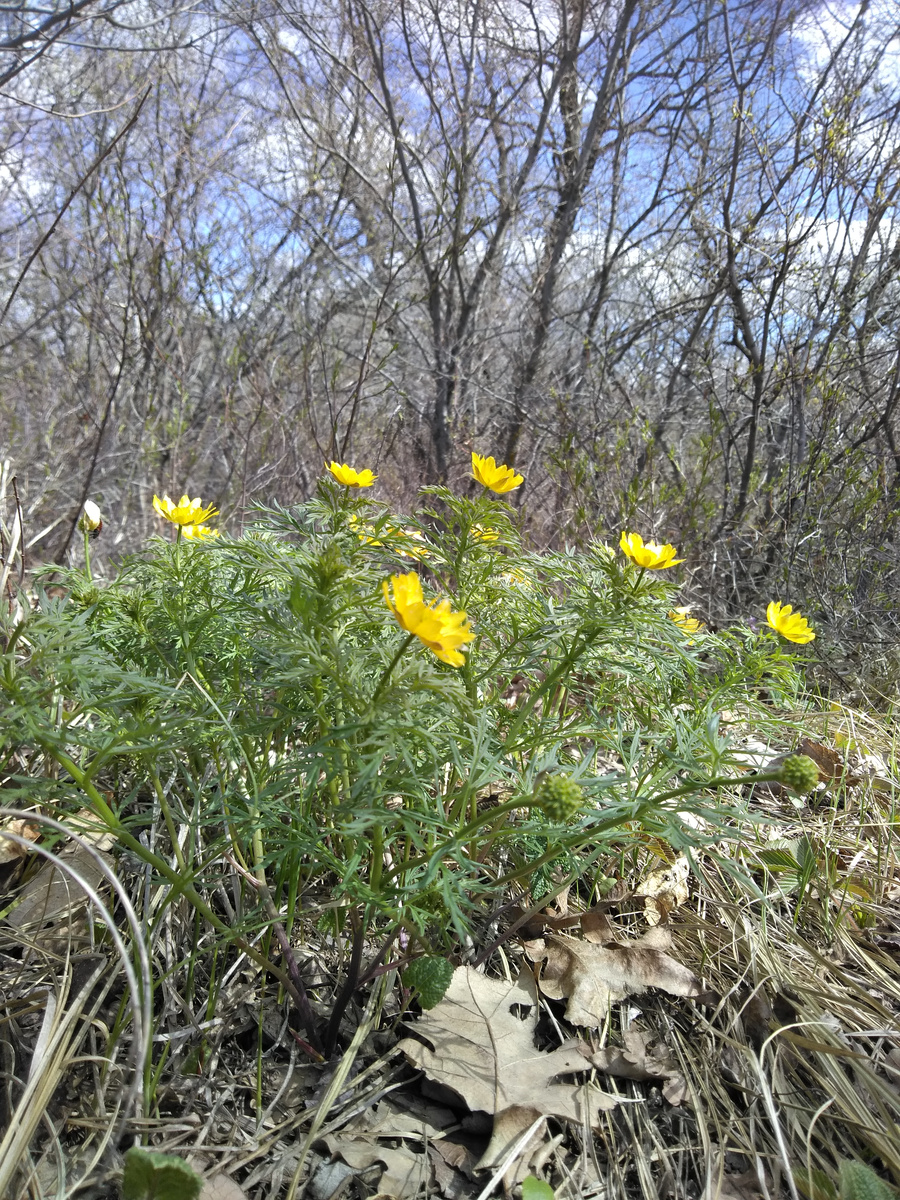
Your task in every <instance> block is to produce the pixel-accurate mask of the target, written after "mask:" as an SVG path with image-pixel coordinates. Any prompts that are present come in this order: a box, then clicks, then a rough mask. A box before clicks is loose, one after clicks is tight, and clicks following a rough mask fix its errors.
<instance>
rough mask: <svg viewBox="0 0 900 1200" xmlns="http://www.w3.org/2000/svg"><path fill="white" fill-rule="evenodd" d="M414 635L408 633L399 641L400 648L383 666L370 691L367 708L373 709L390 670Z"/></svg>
mask: <svg viewBox="0 0 900 1200" xmlns="http://www.w3.org/2000/svg"><path fill="white" fill-rule="evenodd" d="M415 636H416V635H415V634H414V633H410V634H409V635H408V636H407V637H406V638H405V639H404V640H403V641H402V642H401V644H400V649H399V650H398V651H397V653H396V654H395V655H394V657H393V658H392V659H391V661H390V662H389V663H388V665H387V666H386V667H385V669H384V672H383V674H382V676H381V678H380V679H379V680H378V686H377V687H376V688H375V691H374V692H373V693H372V699H371V700H370V701H369V708H371V709H374V707H375V705H376V704H377V702H378V699H379V697H380V696H381V693H382V692H383V691H384V687H385V684H386V683H387V681H388V680H389V679H390V677H391V672H392V671H393V669H394V667H396V665H397V663H398V662H399V661H400V659H401V658H402V657H403V653H404V651H405V650H406V648H407V646H408V645H409V644H410V642H411V641H412V640H413V638H414V637H415Z"/></svg>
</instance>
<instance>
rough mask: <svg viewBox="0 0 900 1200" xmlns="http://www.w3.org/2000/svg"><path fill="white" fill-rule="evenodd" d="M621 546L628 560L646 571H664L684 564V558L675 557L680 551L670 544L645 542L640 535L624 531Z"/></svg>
mask: <svg viewBox="0 0 900 1200" xmlns="http://www.w3.org/2000/svg"><path fill="white" fill-rule="evenodd" d="M619 546H620V548H621V550H622V553H623V554H624V555H625V556H626V557H627V558H630V559H631V561H632V562H635V563H637V565H638V566H639V567H641V568H643V570H645V571H662V570H664V569H665V568H666V567H674V566H676V565H677V564H678V563H682V562H684V559H683V558H676V557H675V555H676V554H677V553H678V551H677V550H676V549H675V547H674V546H670V545H669V544H668V542H667V543H666V544H665V545H664V546H661V545H660V544H659V543H658V542H645V541H644V539H643V538H642V537H641V535H640V534H639V533H626V532H625V530H623V531H622V536H621V537H620V538H619Z"/></svg>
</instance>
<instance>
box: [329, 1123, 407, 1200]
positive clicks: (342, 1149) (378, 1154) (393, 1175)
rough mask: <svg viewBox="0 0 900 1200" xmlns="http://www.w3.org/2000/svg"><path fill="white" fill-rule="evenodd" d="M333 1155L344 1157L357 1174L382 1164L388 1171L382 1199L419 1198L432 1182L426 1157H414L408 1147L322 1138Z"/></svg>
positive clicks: (383, 1178) (332, 1136) (381, 1189)
mask: <svg viewBox="0 0 900 1200" xmlns="http://www.w3.org/2000/svg"><path fill="white" fill-rule="evenodd" d="M322 1141H323V1142H324V1143H325V1145H326V1146H327V1147H328V1149H329V1151H330V1153H331V1154H332V1156H333V1157H335V1158H341V1159H343V1161H344V1162H345V1163H346V1164H347V1166H348V1167H352V1168H353V1169H354V1171H366V1170H368V1169H369V1167H374V1166H375V1164H376V1163H380V1164H381V1166H382V1167H383V1168H384V1169H383V1171H382V1174H381V1179H380V1180H379V1183H378V1194H379V1195H380V1196H394V1197H396V1200H407V1197H413V1196H415V1195H416V1194H417V1193H418V1192H419V1191H421V1190H422V1189H423V1188H424V1186H425V1185H426V1183H427V1182H428V1176H429V1166H428V1160H427V1159H426V1157H425V1155H424V1154H414V1153H413V1151H412V1150H409V1149H407V1147H406V1146H400V1147H398V1148H397V1149H396V1150H395V1149H392V1148H391V1147H390V1146H377V1145H373V1144H372V1143H371V1142H369V1141H364V1140H362V1139H357V1138H347V1137H342V1136H341V1135H340V1134H329V1136H328V1137H325V1138H322Z"/></svg>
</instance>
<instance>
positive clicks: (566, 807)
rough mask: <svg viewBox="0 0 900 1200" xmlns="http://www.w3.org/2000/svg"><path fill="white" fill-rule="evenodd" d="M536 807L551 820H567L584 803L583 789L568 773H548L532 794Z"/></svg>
mask: <svg viewBox="0 0 900 1200" xmlns="http://www.w3.org/2000/svg"><path fill="white" fill-rule="evenodd" d="M534 798H535V800H536V802H537V805H538V808H540V809H541V810H542V812H543V813H544V815H545V816H546V817H547V818H548V819H549V820H551V821H557V822H561V821H568V819H569V817H573V816H574V815H575V814H576V813H577V812H579V811H580V809H581V808H582V806H583V804H584V789H583V788H582V786H581V784H580V783H576V782H575V780H574V779H570V778H569V776H568V775H548V776H547V777H546V779H544V780H543V781H542V782H541V783H540V784H539V785H538V789H537V791H536V792H535V794H534Z"/></svg>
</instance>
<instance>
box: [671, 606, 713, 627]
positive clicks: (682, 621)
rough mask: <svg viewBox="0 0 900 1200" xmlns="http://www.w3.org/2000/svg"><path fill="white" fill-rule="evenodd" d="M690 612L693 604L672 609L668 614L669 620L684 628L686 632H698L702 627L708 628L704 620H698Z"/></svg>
mask: <svg viewBox="0 0 900 1200" xmlns="http://www.w3.org/2000/svg"><path fill="white" fill-rule="evenodd" d="M690 614H691V605H690V604H685V605H683V606H682V607H680V608H673V609H670V610H669V614H668V616H669V620H670V621H674V622H675V624H676V625H677V626H678V628H679V629H683V630H684V631H685V633H698V632H699V631H700V630H701V629H705V628H706V626H705V625H704V624H703V622H702V621H698V620H697V618H696V617H692V616H691V615H690Z"/></svg>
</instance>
